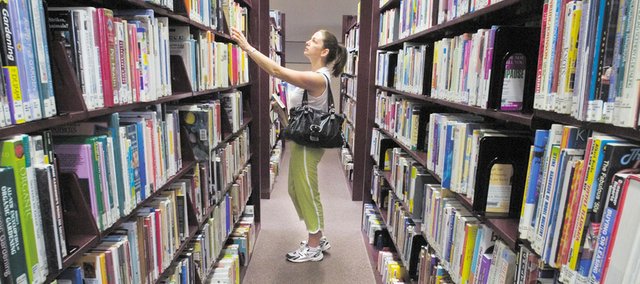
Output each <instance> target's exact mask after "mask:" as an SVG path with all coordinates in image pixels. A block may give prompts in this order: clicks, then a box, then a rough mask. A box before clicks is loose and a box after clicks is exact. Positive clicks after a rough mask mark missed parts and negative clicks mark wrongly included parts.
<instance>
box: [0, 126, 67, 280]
mask: <svg viewBox="0 0 640 284" xmlns="http://www.w3.org/2000/svg"><path fill="white" fill-rule="evenodd" d="M51 140H52V139H51V133H50V132H45V133H43V135H41V134H39V135H31V136H29V135H19V136H15V137H12V138H9V139H6V140H3V141H0V149H1V151H2V155H1V156H0V194H1V197H2V200H3V202H2V203H1V204H0V209H2V210H0V215H1V216H0V220H2V221H1V222H0V233H1V235H2V237H1V238H0V245H1V246H2V247H3V248H7V249H3V250H1V251H0V256H1V257H2V262H1V264H0V266H1V267H0V268H2V271H3V274H2V276H1V277H0V279H2V281H3V282H7V283H12V282H13V283H42V282H44V280H45V278H46V277H47V275H48V273H49V272H50V271H56V270H58V269H60V268H61V267H62V259H63V258H64V257H66V256H67V255H68V249H67V243H66V239H65V233H64V232H65V224H64V220H63V211H62V209H63V205H62V202H63V200H62V195H63V194H62V193H61V191H60V188H59V183H58V179H59V172H58V171H57V168H56V167H55V164H56V160H55V156H54V154H53V144H52V141H51ZM67 225H68V224H67Z"/></svg>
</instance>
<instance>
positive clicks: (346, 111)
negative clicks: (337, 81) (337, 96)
mask: <svg viewBox="0 0 640 284" xmlns="http://www.w3.org/2000/svg"><path fill="white" fill-rule="evenodd" d="M342 114H343V115H344V117H345V118H346V119H347V120H349V121H350V122H351V124H354V127H355V123H356V101H354V100H352V99H351V98H350V97H343V98H342Z"/></svg>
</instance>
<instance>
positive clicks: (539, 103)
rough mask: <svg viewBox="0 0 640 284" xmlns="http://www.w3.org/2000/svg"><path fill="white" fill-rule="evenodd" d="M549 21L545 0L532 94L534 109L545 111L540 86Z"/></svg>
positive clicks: (542, 79) (547, 3)
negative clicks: (533, 92) (533, 91)
mask: <svg viewBox="0 0 640 284" xmlns="http://www.w3.org/2000/svg"><path fill="white" fill-rule="evenodd" d="M549 20H550V17H549V0H545V1H544V4H543V6H542V20H541V25H542V27H541V29H540V46H539V48H538V68H537V71H536V85H535V94H534V108H536V109H542V110H545V109H546V105H547V102H546V100H547V96H546V95H545V93H544V92H543V89H542V86H543V84H544V77H545V73H546V68H545V63H546V60H547V59H546V58H547V57H548V48H547V46H548V45H547V39H548V38H549V35H550V34H551V33H550V32H548V31H547V30H548V29H549V25H548V22H549Z"/></svg>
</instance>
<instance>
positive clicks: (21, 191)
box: [0, 135, 39, 279]
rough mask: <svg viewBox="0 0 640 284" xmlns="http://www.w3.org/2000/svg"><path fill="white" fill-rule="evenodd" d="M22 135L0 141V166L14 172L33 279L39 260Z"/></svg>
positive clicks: (27, 255)
mask: <svg viewBox="0 0 640 284" xmlns="http://www.w3.org/2000/svg"><path fill="white" fill-rule="evenodd" d="M23 136H26V135H20V136H16V137H13V138H11V139H9V140H4V141H2V142H1V143H0V153H2V156H0V166H2V167H11V168H13V170H14V171H15V172H16V174H15V175H14V181H15V184H16V190H15V191H16V193H17V196H18V208H19V211H20V227H21V228H22V237H23V245H24V251H25V258H26V265H27V267H26V269H27V275H28V276H29V279H34V274H36V275H37V274H39V266H38V262H39V260H38V250H37V247H36V236H35V233H34V227H33V219H32V217H31V195H30V194H29V182H28V180H27V157H26V155H25V152H26V149H27V148H28V147H26V145H24V143H23Z"/></svg>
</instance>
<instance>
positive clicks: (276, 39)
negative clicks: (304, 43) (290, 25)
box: [269, 25, 284, 65]
mask: <svg viewBox="0 0 640 284" xmlns="http://www.w3.org/2000/svg"><path fill="white" fill-rule="evenodd" d="M269 27H270V30H269V47H270V49H271V50H272V51H273V52H282V51H283V50H284V49H283V47H284V37H282V35H281V34H280V31H279V30H278V27H277V26H274V25H270V26H269ZM272 59H273V58H272ZM278 65H280V63H279V62H278Z"/></svg>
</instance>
